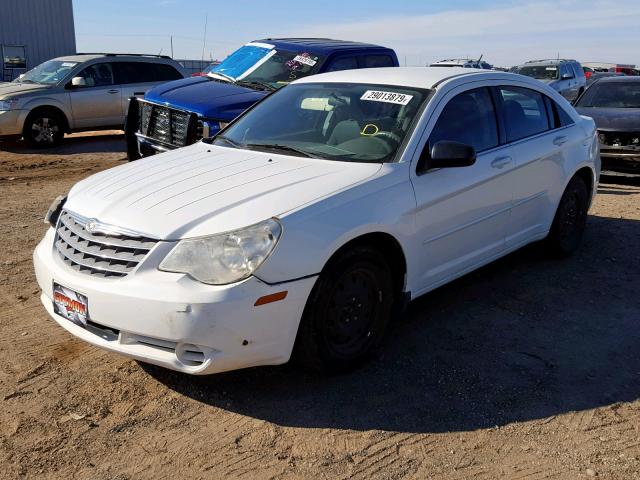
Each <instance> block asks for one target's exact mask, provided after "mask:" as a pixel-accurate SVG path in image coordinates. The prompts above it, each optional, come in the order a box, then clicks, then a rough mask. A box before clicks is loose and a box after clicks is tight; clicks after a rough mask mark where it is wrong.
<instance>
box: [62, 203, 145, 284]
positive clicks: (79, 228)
mask: <svg viewBox="0 0 640 480" xmlns="http://www.w3.org/2000/svg"><path fill="white" fill-rule="evenodd" d="M156 243H157V240H154V239H152V238H147V237H142V236H131V235H120V234H108V235H107V234H102V233H89V232H88V231H87V229H86V228H85V221H83V220H80V219H78V218H74V216H72V215H71V214H70V213H68V212H67V211H63V212H62V213H61V214H60V219H59V220H58V225H57V228H56V237H55V247H56V250H58V253H59V254H60V257H61V258H62V260H63V261H64V262H65V263H66V264H67V265H69V266H70V267H72V268H74V269H75V270H77V271H79V272H82V273H87V274H89V275H94V276H98V277H105V278H106V277H115V278H119V277H124V276H126V275H127V274H128V273H129V272H131V271H132V270H133V269H134V268H136V267H137V266H138V264H139V263H140V262H141V261H142V260H143V259H144V258H145V256H146V255H147V253H149V251H150V250H151V249H152V248H153V246H154V245H155V244H156Z"/></svg>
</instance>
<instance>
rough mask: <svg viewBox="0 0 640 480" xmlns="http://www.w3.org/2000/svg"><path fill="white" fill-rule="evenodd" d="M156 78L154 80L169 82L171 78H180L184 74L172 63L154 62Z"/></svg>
mask: <svg viewBox="0 0 640 480" xmlns="http://www.w3.org/2000/svg"><path fill="white" fill-rule="evenodd" d="M153 66H154V69H155V74H156V75H155V79H154V81H159V82H168V81H169V80H180V79H181V78H182V75H180V72H178V71H177V70H176V69H175V68H173V67H172V66H171V65H166V64H164V63H154V64H153Z"/></svg>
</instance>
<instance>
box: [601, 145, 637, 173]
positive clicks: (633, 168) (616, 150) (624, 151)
mask: <svg viewBox="0 0 640 480" xmlns="http://www.w3.org/2000/svg"><path fill="white" fill-rule="evenodd" d="M600 158H601V159H602V169H603V170H609V171H614V172H620V173H627V174H632V175H640V146H639V147H613V146H611V145H603V144H600Z"/></svg>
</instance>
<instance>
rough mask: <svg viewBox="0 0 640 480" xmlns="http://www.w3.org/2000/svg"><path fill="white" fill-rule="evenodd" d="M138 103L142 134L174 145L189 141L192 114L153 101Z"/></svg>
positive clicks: (178, 145) (184, 144)
mask: <svg viewBox="0 0 640 480" xmlns="http://www.w3.org/2000/svg"><path fill="white" fill-rule="evenodd" d="M139 104H140V132H141V133H142V134H143V135H144V136H146V137H149V138H152V139H154V140H157V141H158V142H161V143H163V144H165V145H171V146H174V147H184V146H186V145H188V144H189V143H191V142H189V137H190V130H191V128H190V123H192V121H191V116H192V114H190V113H188V112H183V111H181V110H176V109H173V108H169V107H165V106H163V105H156V104H154V103H148V102H142V101H140V102H139ZM193 116H194V117H195V115H193Z"/></svg>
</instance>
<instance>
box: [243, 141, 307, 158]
mask: <svg viewBox="0 0 640 480" xmlns="http://www.w3.org/2000/svg"><path fill="white" fill-rule="evenodd" d="M245 147H248V148H265V149H268V150H281V151H284V152H293V153H297V154H298V155H300V156H302V157H307V158H318V157H316V156H315V155H311V154H310V153H308V152H305V151H304V150H300V149H299V148H296V147H290V146H289V145H279V144H277V143H248V144H246V145H245Z"/></svg>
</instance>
